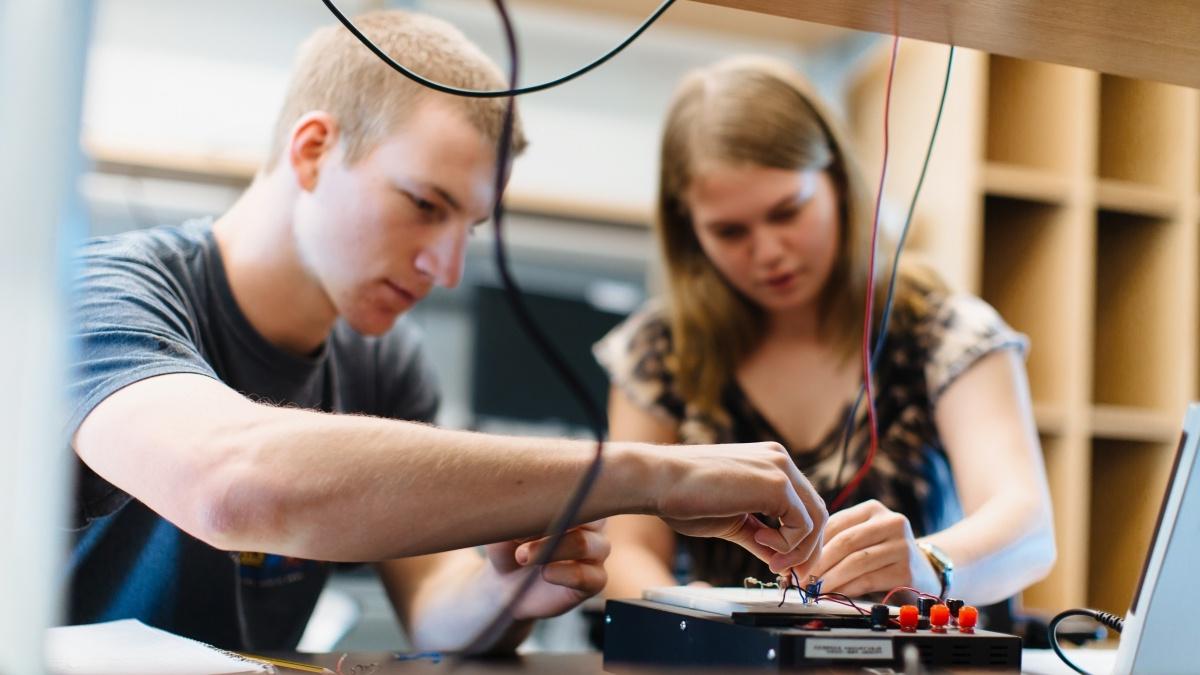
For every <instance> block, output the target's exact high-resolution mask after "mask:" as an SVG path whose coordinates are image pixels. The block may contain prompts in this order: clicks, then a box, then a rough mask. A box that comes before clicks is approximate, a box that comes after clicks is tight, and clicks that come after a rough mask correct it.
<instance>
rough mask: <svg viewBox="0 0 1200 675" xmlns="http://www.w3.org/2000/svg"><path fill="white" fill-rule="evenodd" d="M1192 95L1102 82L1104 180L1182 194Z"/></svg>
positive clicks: (1106, 78) (1111, 78)
mask: <svg viewBox="0 0 1200 675" xmlns="http://www.w3.org/2000/svg"><path fill="white" fill-rule="evenodd" d="M1191 93H1192V92H1191V90H1189V89H1185V88H1183V87H1177V86H1174V85H1169V84H1161V83H1158V82H1147V81H1143V80H1132V79H1129V78H1126V77H1118V76H1115V75H1102V76H1101V78H1100V128H1099V134H1100V136H1099V139H1098V142H1099V162H1098V165H1097V169H1098V173H1099V176H1100V177H1101V178H1110V179H1116V180H1120V181H1129V182H1131V183H1135V184H1142V185H1153V186H1158V187H1161V188H1166V189H1168V190H1170V191H1172V192H1175V193H1182V192H1183V190H1182V188H1183V187H1184V186H1183V184H1182V183H1181V177H1182V176H1183V175H1184V174H1185V172H1184V167H1185V164H1186V161H1187V159H1188V156H1189V153H1190V152H1191V150H1192V149H1191V148H1187V147H1185V146H1184V144H1182V143H1180V139H1181V138H1186V137H1187V134H1186V131H1187V126H1188V121H1189V120H1188V115H1187V110H1188V106H1187V105H1186V102H1187V101H1186V97H1187V96H1189V95H1191Z"/></svg>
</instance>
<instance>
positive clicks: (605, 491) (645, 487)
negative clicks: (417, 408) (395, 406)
mask: <svg viewBox="0 0 1200 675" xmlns="http://www.w3.org/2000/svg"><path fill="white" fill-rule="evenodd" d="M263 413H264V414H263V415H262V418H261V420H260V421H259V423H257V424H253V425H248V426H246V427H245V428H244V429H243V430H241V431H240V432H239V438H238V439H237V440H236V441H234V445H237V446H239V447H245V448H248V449H249V451H248V452H245V453H244V455H245V457H246V458H247V461H245V462H244V463H243V464H244V466H243V467H242V470H241V471H240V472H238V473H240V476H238V477H237V478H240V480H238V479H235V480H234V481H233V482H232V485H231V487H230V489H229V491H228V493H227V495H226V497H225V499H224V500H223V501H222V504H223V505H222V509H223V513H222V514H221V517H220V519H219V522H222V523H225V524H227V529H226V530H225V532H223V533H220V536H221V539H222V541H221V542H220V543H221V544H222V545H224V546H226V547H228V548H258V549H266V550H269V551H270V552H273V553H280V554H285V555H294V556H298V557H306V558H316V559H323V560H345V561H359V560H380V559H387V558H395V557H401V556H409V555H417V554H422V553H430V552H434V551H442V550H449V549H454V548H461V547H465V546H471V545H475V544H479V543H483V542H490V541H501V540H506V539H512V538H516V537H526V536H534V535H539V534H542V533H543V532H544V531H545V530H546V528H547V526H548V525H549V523H550V522H551V521H552V519H553V518H554V516H555V515H556V514H557V513H558V512H559V511H560V510H561V509H562V508H563V505H564V504H565V503H566V501H567V498H568V497H569V495H570V494H571V493H572V492H573V491H574V490H575V489H576V486H577V484H578V482H579V480H580V478H581V477H582V476H583V474H584V472H585V471H586V468H587V466H588V463H589V462H590V461H591V459H592V457H593V455H594V447H595V446H594V444H593V443H590V442H587V441H567V440H552V439H539V438H511V437H499V436H490V435H484V434H477V433H471V432H459V431H449V430H444V429H437V428H435V427H430V426H426V425H421V424H414V423H405V422H396V421H392V420H385V419H377V418H369V417H361V416H347V415H328V414H322V413H314V412H308V411H298V410H283V409H269V410H264V411H263ZM646 464H648V463H647V462H644V461H642V459H641V458H640V457H639V455H638V453H637V451H636V449H635V448H634V447H633V446H631V445H630V444H610V445H608V446H606V448H605V465H604V471H603V472H602V474H601V477H600V479H599V480H598V481H597V485H596V487H595V489H594V490H593V492H592V495H591V496H590V497H589V499H588V500H587V501H586V502H585V504H584V508H583V510H582V511H581V513H580V516H579V521H580V522H582V521H590V520H596V519H599V518H603V517H607V516H609V515H613V514H616V513H625V512H634V513H638V512H647V511H650V510H651V509H652V506H653V490H652V485H651V483H652V481H653V474H652V473H651V471H650V467H648V466H646Z"/></svg>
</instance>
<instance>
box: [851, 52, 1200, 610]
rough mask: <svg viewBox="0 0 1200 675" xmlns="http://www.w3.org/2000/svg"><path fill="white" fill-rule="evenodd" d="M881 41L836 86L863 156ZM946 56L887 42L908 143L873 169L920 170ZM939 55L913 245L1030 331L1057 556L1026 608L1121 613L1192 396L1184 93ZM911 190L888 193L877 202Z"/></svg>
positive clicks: (1199, 258)
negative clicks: (938, 123) (893, 53)
mask: <svg viewBox="0 0 1200 675" xmlns="http://www.w3.org/2000/svg"><path fill="white" fill-rule="evenodd" d="M887 47H890V44H889V45H886V46H885V47H883V48H881V49H880V52H881V56H880V57H879V58H874V59H871V60H870V62H869V65H868V66H867V67H866V68H865V69H864V72H863V73H862V75H861V76H860V78H859V81H858V82H857V83H856V84H855V85H854V86H852V87H851V88H850V89H849V92H850V100H849V101H848V108H849V109H850V110H851V111H853V112H852V114H851V120H852V122H853V125H852V128H853V129H854V131H855V133H856V136H857V137H858V140H859V143H860V147H859V150H860V151H861V152H862V154H863V156H864V157H865V158H867V159H868V160H870V159H871V158H872V157H877V156H879V154H880V153H881V147H880V144H879V135H878V133H877V132H875V131H874V129H873V128H872V127H875V126H878V125H879V119H880V117H881V115H882V105H881V104H882V96H881V95H880V94H879V93H878V92H877V91H872V90H881V89H882V75H883V74H884V73H885V72H886V70H885V69H886V67H887V60H886V58H885V57H886V53H887ZM936 50H941V51H940V53H941V54H943V58H942V59H941V60H940V61H938V60H936V59H931V58H929V57H928V54H930V53H932V52H934V51H936ZM944 50H945V47H944V46H941V45H932V44H929V43H921V42H917V41H915V40H905V41H904V42H902V44H901V49H900V56H899V61H898V63H897V75H896V82H897V84H896V85H895V89H894V91H893V97H892V116H893V122H892V129H893V130H900V129H904V130H917V131H913V132H911V133H907V134H905V135H906V136H910V137H911V136H916V137H917V139H916V140H915V141H914V140H913V139H912V138H907V139H906V144H905V145H903V146H901V147H900V148H899V149H897V148H896V147H893V149H892V154H891V159H890V162H891V167H889V175H893V174H895V173H898V174H904V173H905V171H907V170H908V169H907V168H901V167H907V166H917V167H919V165H920V162H921V159H922V157H923V153H924V149H925V144H926V143H927V141H928V136H927V132H926V131H925V130H927V129H929V128H930V126H931V122H932V114H933V113H932V110H933V109H932V108H931V106H930V102H929V101H928V100H925V99H927V98H929V97H934V99H935V100H934V102H933V103H934V104H936V95H937V93H938V92H940V83H941V76H942V72H943V69H944V67H945V60H944V54H945V51H944ZM960 57H961V58H960ZM955 61H956V65H955V71H954V73H953V79H952V81H951V94H950V99H949V102H948V103H947V111H946V119H945V120H944V121H943V126H942V129H941V131H940V133H939V137H938V140H937V146H936V148H935V153H934V161H933V162H932V164H931V166H932V167H936V173H935V169H931V176H930V178H929V179H928V180H927V185H929V184H933V185H937V186H939V187H938V188H937V189H935V190H928V191H926V192H924V193H923V194H922V196H921V200H922V201H921V204H919V206H918V214H921V222H922V233H921V237H920V238H919V239H918V240H917V245H918V247H919V249H920V250H919V251H914V253H916V255H918V256H920V257H921V258H922V259H926V260H933V261H934V263H935V265H936V266H937V267H938V268H939V270H942V271H943V272H948V274H947V276H948V277H949V278H950V280H951V282H952V283H955V284H956V285H958V286H960V287H962V288H964V289H965V290H968V291H972V292H975V293H978V294H979V295H981V296H982V297H983V298H984V299H986V300H987V301H989V302H990V303H991V304H992V305H993V306H995V307H996V308H997V309H998V310H999V311H1000V313H1001V314H1002V315H1003V316H1004V317H1005V319H1006V320H1007V321H1008V322H1009V323H1010V324H1011V325H1012V326H1014V327H1015V328H1016V329H1018V330H1020V331H1022V332H1024V333H1025V334H1027V335H1028V336H1029V337H1030V340H1031V345H1032V347H1031V350H1030V354H1029V359H1028V361H1027V368H1028V371H1029V378H1030V385H1031V390H1032V394H1033V398H1034V409H1035V420H1036V422H1037V424H1038V428H1039V430H1040V432H1041V440H1042V449H1043V453H1044V456H1045V459H1046V466H1047V472H1048V474H1049V480H1050V489H1051V495H1052V498H1053V499H1054V508H1055V523H1056V529H1057V531H1056V536H1057V540H1058V561H1057V563H1056V566H1055V568H1054V570H1053V571H1052V572H1051V574H1050V576H1049V577H1048V578H1047V579H1046V580H1044V581H1042V582H1040V583H1038V584H1036V585H1035V586H1033V587H1032V588H1030V589H1029V590H1028V591H1026V593H1025V594H1024V602H1025V604H1026V605H1027V606H1029V607H1032V608H1038V609H1044V610H1058V609H1064V608H1067V607H1076V606H1094V607H1101V608H1103V609H1107V610H1110V611H1114V612H1119V613H1124V612H1125V611H1126V610H1127V609H1128V600H1129V596H1130V593H1131V592H1132V588H1133V585H1134V584H1135V583H1136V582H1137V574H1138V571H1139V570H1140V569H1141V564H1142V560H1143V557H1144V554H1145V551H1146V546H1147V543H1148V542H1149V538H1150V536H1151V533H1152V530H1153V527H1154V519H1155V515H1156V513H1157V511H1156V509H1157V507H1158V503H1159V500H1160V498H1161V495H1162V490H1163V489H1164V488H1165V485H1166V473H1167V472H1168V471H1169V468H1170V467H1169V461H1170V457H1171V453H1172V452H1173V450H1174V448H1175V443H1176V441H1177V437H1178V434H1179V424H1180V420H1181V419H1182V416H1183V411H1184V409H1185V406H1186V404H1187V402H1188V401H1192V400H1196V399H1198V398H1200V272H1198V271H1197V268H1198V267H1200V92H1197V91H1196V90H1193V89H1187V88H1183V87H1178V86H1173V85H1166V84H1161V83H1156V82H1142V81H1137V80H1132V79H1129V78H1125V77H1117V76H1112V75H1100V74H1097V73H1095V72H1091V71H1086V70H1081V69H1078V68H1073V67H1067V66H1060V65H1052V64H1047V63H1037V62H1032V61H1023V60H1019V59H1015V58H1010V57H1003V56H991V55H987V54H982V53H979V52H973V51H970V50H961V51H960V53H959V55H956V57H955ZM914 81H919V82H935V83H937V85H938V87H937V88H936V89H937V91H934V93H932V94H930V87H928V86H925V87H922V88H920V89H919V90H918V91H916V92H911V91H908V90H906V89H905V88H904V82H914ZM956 90H957V91H956ZM926 118H927V119H926ZM859 130H862V131H861V132H860V131H859ZM914 147H918V148H919V149H918V150H913V148H914ZM972 152H974V154H973V155H972V154H971V153H972ZM876 166H877V164H876ZM892 167H896V168H895V169H893V168H892ZM964 194H966V195H967V196H968V197H969V198H967V199H964V198H963V195H964ZM910 198H911V190H910V186H909V185H906V184H903V183H902V184H900V185H899V186H892V185H889V187H888V190H887V199H888V201H890V202H894V203H898V204H905V205H906V204H907V200H908V199H910ZM893 209H894V210H901V209H900V208H899V207H898V206H896V205H895V204H894V205H893Z"/></svg>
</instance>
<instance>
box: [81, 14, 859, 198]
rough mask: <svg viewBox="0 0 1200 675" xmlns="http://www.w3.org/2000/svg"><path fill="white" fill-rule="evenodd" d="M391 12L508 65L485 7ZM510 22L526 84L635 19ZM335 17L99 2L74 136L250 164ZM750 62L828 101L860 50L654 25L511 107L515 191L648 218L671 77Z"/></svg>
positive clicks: (533, 17)
mask: <svg viewBox="0 0 1200 675" xmlns="http://www.w3.org/2000/svg"><path fill="white" fill-rule="evenodd" d="M378 4H388V3H378V2H370V1H369V0H359V1H357V2H351V1H350V0H343V2H342V3H341V5H340V6H341V7H342V9H343V11H345V12H346V13H348V14H349V13H353V12H355V11H358V10H360V9H363V8H364V7H366V6H374V5H378ZM391 4H394V5H404V6H415V7H416V8H418V9H420V10H421V11H427V12H429V13H432V14H436V15H439V16H442V17H444V18H446V19H448V20H450V21H452V22H453V23H454V24H455V25H457V26H459V27H460V28H461V29H462V30H463V31H464V32H465V33H467V34H468V36H470V37H472V38H473V39H474V40H476V41H477V42H478V43H479V44H480V45H481V46H482V47H483V48H484V49H485V51H487V52H488V53H489V54H490V55H491V56H492V57H493V58H494V59H496V60H497V62H499V63H502V64H504V63H506V62H507V57H506V54H505V52H504V50H503V48H502V43H501V40H500V32H499V27H498V24H497V20H496V18H495V16H494V15H493V13H492V8H491V5H490V3H486V2H478V1H468V0H437V1H436V2H406V3H391ZM653 4H654V3H648V7H651V6H653ZM514 14H515V18H516V21H517V23H518V28H519V31H520V38H521V41H522V42H521V44H522V54H523V64H524V70H523V73H524V75H523V78H522V79H523V81H524V82H526V83H529V82H533V81H540V80H543V79H547V78H550V77H553V76H556V75H558V74H561V73H564V72H567V71H568V70H573V69H574V68H577V67H579V66H580V65H582V64H584V63H586V62H588V61H590V60H592V59H593V58H595V57H596V56H598V55H600V54H601V53H603V52H604V51H606V50H607V49H609V47H611V46H612V45H613V44H615V43H617V42H618V41H619V40H620V39H621V38H623V37H624V36H625V35H626V34H627V33H628V32H629V31H630V30H631V29H632V28H633V27H634V26H635V25H636V23H637V20H636V18H634V17H626V18H622V19H617V18H613V17H612V16H596V15H592V14H586V13H580V12H579V11H568V10H562V9H555V8H548V7H527V6H521V7H519V8H518V9H517V10H516V11H515V12H514ZM332 21H333V17H332V16H330V15H329V14H328V12H327V11H326V9H325V7H324V6H323V5H322V4H321V3H320V2H318V1H317V0H306V1H303V2H301V1H298V0H254V1H253V2H247V1H245V0H208V1H206V2H202V3H201V2H184V1H182V0H98V1H97V21H96V33H95V40H94V43H93V49H92V52H91V62H90V67H89V70H88V86H87V105H86V108H85V116H84V125H85V131H84V133H85V137H87V138H89V139H91V140H93V141H96V142H100V143H102V144H103V145H105V146H110V147H111V146H116V147H122V148H126V149H128V150H131V151H135V152H151V153H164V152H165V153H168V154H172V155H175V156H197V155H198V156H206V157H212V156H215V157H232V158H248V159H251V160H253V159H257V158H259V157H261V155H262V154H263V153H264V152H265V150H266V147H267V144H268V135H269V133H270V128H271V125H272V122H273V118H274V114H275V111H276V108H277V107H278V104H279V101H280V100H281V99H282V96H283V91H284V86H285V81H286V77H287V72H288V68H289V65H290V62H291V59H292V56H293V54H294V51H295V49H296V47H297V46H298V45H299V43H300V42H301V40H302V39H303V37H304V36H305V35H307V34H308V33H309V32H310V31H311V30H312V29H313V28H315V27H316V26H319V25H323V24H328V23H331V22H332ZM748 51H755V52H760V53H769V54H774V55H777V56H780V57H783V58H786V59H788V60H790V61H792V62H794V63H797V64H800V65H802V66H804V65H808V66H811V67H813V69H814V70H815V72H814V73H813V74H814V77H815V79H817V80H818V83H823V84H824V85H825V88H826V89H827V90H828V91H829V92H830V93H831V94H833V95H834V96H835V97H836V96H839V95H840V90H839V89H838V86H839V75H840V74H841V73H843V72H844V71H845V70H846V69H847V68H848V67H849V65H850V64H851V63H852V61H853V59H854V58H855V57H856V55H857V53H858V52H859V51H861V50H857V49H850V50H847V49H845V46H844V45H838V46H837V47H836V48H829V49H826V51H825V53H823V54H816V55H812V54H810V55H807V56H806V55H805V53H804V52H803V49H802V46H801V45H786V44H782V43H778V42H765V41H751V40H749V39H748V38H745V37H731V36H729V35H716V34H713V33H710V32H705V31H700V30H685V29H681V28H670V27H666V26H654V27H652V28H651V29H650V31H648V32H647V33H646V34H644V35H643V36H642V38H641V39H639V40H638V41H637V42H636V43H634V44H633V45H632V46H631V47H630V48H629V49H627V50H626V51H625V52H624V53H622V54H621V55H619V56H618V57H617V58H615V59H614V60H613V61H610V62H609V63H607V64H605V65H604V66H602V67H601V68H599V69H598V70H596V71H593V72H592V73H589V74H588V75H586V76H584V77H583V78H580V79H578V80H575V81H574V82H571V83H568V84H566V85H564V86H562V87H560V88H557V89H553V90H550V91H547V92H542V93H537V94H532V95H529V96H526V97H523V98H522V100H521V104H522V106H523V114H524V115H525V118H526V127H527V131H528V134H529V136H530V137H531V140H532V144H531V146H530V149H529V151H528V153H527V154H526V155H525V156H524V157H523V158H522V159H521V160H520V161H519V162H518V164H517V166H516V168H515V169H514V175H513V181H512V185H511V190H512V192H513V193H521V194H524V195H533V196H549V197H552V198H554V199H555V200H556V201H560V202H561V201H579V202H583V203H590V204H603V205H608V206H613V207H616V208H625V209H638V210H643V211H646V210H648V209H649V205H650V203H651V199H652V195H653V191H654V184H655V176H656V173H657V159H656V152H655V149H656V147H657V142H658V133H659V129H660V125H661V118H662V115H663V112H664V110H665V108H666V105H667V102H668V99H669V97H670V95H671V92H672V90H673V89H674V86H675V84H676V82H677V81H678V79H679V77H680V76H681V75H682V74H683V73H684V72H686V71H687V70H688V69H690V68H692V67H695V66H698V65H702V64H705V63H709V62H711V61H713V60H715V59H717V58H719V57H721V56H724V55H728V54H733V53H740V52H748Z"/></svg>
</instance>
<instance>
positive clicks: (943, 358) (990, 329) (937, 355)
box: [924, 293, 1029, 406]
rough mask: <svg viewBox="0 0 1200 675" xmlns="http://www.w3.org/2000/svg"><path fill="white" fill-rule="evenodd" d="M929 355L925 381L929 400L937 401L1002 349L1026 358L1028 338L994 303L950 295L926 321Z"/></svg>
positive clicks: (972, 297) (935, 403)
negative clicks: (995, 307) (997, 309)
mask: <svg viewBox="0 0 1200 675" xmlns="http://www.w3.org/2000/svg"><path fill="white" fill-rule="evenodd" d="M924 329H925V331H926V336H925V337H926V339H927V340H928V358H927V359H926V362H925V382H926V385H927V387H928V391H929V401H930V403H931V404H932V405H934V406H937V403H938V400H939V399H940V398H941V397H942V394H943V393H945V391H946V389H947V388H949V386H950V385H951V384H953V383H954V381H955V380H957V379H958V378H959V376H961V375H962V374H963V373H965V372H967V370H968V369H970V367H971V366H972V365H974V364H975V363H977V362H978V361H979V360H980V359H982V358H983V357H984V356H987V355H988V354H990V353H992V352H994V351H998V350H1001V349H1012V350H1014V351H1016V352H1017V353H1018V354H1020V355H1021V356H1022V357H1024V356H1025V355H1026V354H1027V353H1028V351H1029V338H1028V337H1026V336H1025V335H1023V334H1021V333H1018V332H1017V331H1015V330H1013V329H1012V328H1011V327H1010V326H1009V325H1008V324H1007V323H1005V322H1004V319H1003V318H1001V316H1000V314H999V313H998V312H997V311H996V310H995V309H994V308H992V306H991V305H989V304H987V303H986V302H984V301H983V300H982V299H980V298H977V297H975V296H973V295H969V294H966V293H955V294H952V295H949V296H947V297H946V298H945V300H944V301H943V302H942V303H940V305H938V306H937V307H936V310H935V311H934V313H933V314H932V315H931V316H930V317H929V318H928V319H927V321H926V322H925V326H924Z"/></svg>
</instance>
